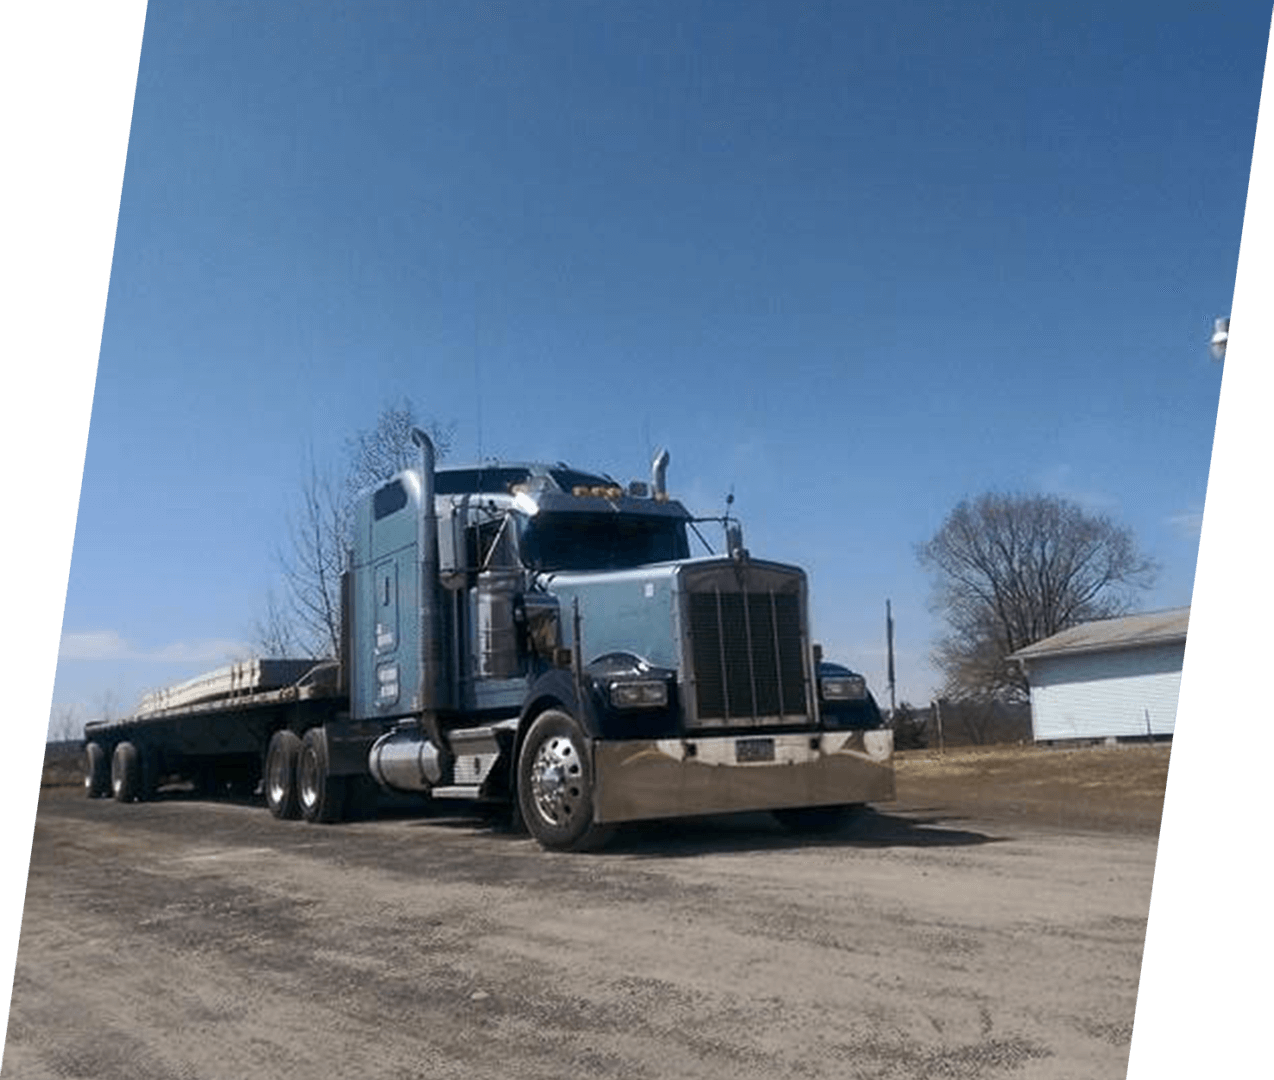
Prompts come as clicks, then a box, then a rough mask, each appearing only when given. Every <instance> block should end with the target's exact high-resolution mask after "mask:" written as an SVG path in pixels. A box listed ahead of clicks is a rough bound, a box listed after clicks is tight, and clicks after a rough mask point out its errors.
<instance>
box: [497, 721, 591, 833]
mask: <svg viewBox="0 0 1274 1080" xmlns="http://www.w3.org/2000/svg"><path fill="white" fill-rule="evenodd" d="M595 790H596V784H595V782H594V777H593V762H592V757H591V755H590V754H589V752H588V739H587V738H586V737H585V735H584V730H583V728H581V727H580V724H579V721H578V720H576V719H575V717H573V716H571V715H570V714H569V713H566V712H562V711H561V710H559V709H549V710H547V711H546V712H542V713H540V715H539V716H537V717H536V718H535V721H534V722H533V723H532V724H531V728H530V730H529V731H528V732H527V733H526V738H525V739H524V740H523V742H522V750H521V753H519V754H518V790H517V799H518V808H519V809H520V810H521V813H522V820H523V821H524V822H525V824H526V827H527V830H528V831H529V832H530V833H531V835H532V836H533V837H535V839H536V840H537V841H538V842H539V844H540V846H541V847H545V848H548V849H549V850H550V851H590V850H595V849H597V848H599V847H601V846H602V845H603V844H605V843H606V841H607V840H609V839H610V837H611V835H612V833H613V832H614V829H613V828H611V827H610V826H607V825H599V824H597V823H596V822H595V821H594V820H593V815H594V810H593V793H594V792H595Z"/></svg>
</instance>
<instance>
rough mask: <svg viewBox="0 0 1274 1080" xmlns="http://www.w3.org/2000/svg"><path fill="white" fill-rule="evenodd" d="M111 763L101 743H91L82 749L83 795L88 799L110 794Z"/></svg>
mask: <svg viewBox="0 0 1274 1080" xmlns="http://www.w3.org/2000/svg"><path fill="white" fill-rule="evenodd" d="M110 790H111V763H110V762H109V761H107V759H106V751H105V750H103V749H102V744H101V743H95V742H91V743H89V744H88V745H87V746H85V747H84V794H85V795H87V796H88V797H89V798H90V799H100V798H101V797H102V796H103V795H108V794H110Z"/></svg>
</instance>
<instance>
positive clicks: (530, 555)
mask: <svg viewBox="0 0 1274 1080" xmlns="http://www.w3.org/2000/svg"><path fill="white" fill-rule="evenodd" d="M518 546H519V548H520V550H521V553H522V562H523V563H524V564H525V565H527V566H529V567H530V568H531V569H533V570H540V571H545V572H552V571H555V570H625V569H628V568H629V567H633V566H645V565H647V564H648V563H660V562H671V561H672V560H674V559H685V558H687V557H689V555H690V546H689V544H687V542H686V530H685V525H684V523H683V522H682V521H681V520H680V519H679V518H674V517H655V516H653V515H652V516H649V517H647V516H645V515H642V514H574V513H572V514H566V513H541V514H538V515H537V516H536V517H533V518H523V519H522V535H521V537H520V542H519V545H518Z"/></svg>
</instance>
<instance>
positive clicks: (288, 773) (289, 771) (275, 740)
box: [265, 728, 301, 820]
mask: <svg viewBox="0 0 1274 1080" xmlns="http://www.w3.org/2000/svg"><path fill="white" fill-rule="evenodd" d="M300 751H301V740H300V739H298V738H297V737H296V735H295V734H293V733H292V732H291V731H288V730H287V728H284V729H283V730H282V731H276V732H275V733H274V735H273V737H272V738H271V739H270V746H269V748H268V749H267V750H266V753H265V802H266V805H267V806H268V807H269V808H270V813H272V814H273V815H274V816H275V817H276V818H279V819H281V820H287V819H292V818H296V817H298V816H299V815H300V812H301V810H300V805H299V803H298V802H297V798H296V759H297V757H298V756H299V754H300Z"/></svg>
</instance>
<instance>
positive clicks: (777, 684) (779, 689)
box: [687, 587, 807, 727]
mask: <svg viewBox="0 0 1274 1080" xmlns="http://www.w3.org/2000/svg"><path fill="white" fill-rule="evenodd" d="M687 599H688V602H689V603H688V612H689V620H690V652H691V662H692V663H693V665H694V671H693V685H694V698H695V710H694V711H695V716H696V718H697V720H698V722H699V723H700V724H703V725H707V726H717V727H722V726H728V725H734V724H744V725H753V726H755V725H761V724H781V723H792V722H799V721H803V720H804V719H805V718H806V715H807V714H806V700H805V665H804V663H803V658H802V641H803V635H802V633H801V602H800V596H799V594H798V593H796V592H793V591H791V589H786V590H784V591H781V592H780V591H776V590H769V591H766V592H759V591H748V592H739V591H723V590H722V589H721V588H720V587H714V588H711V589H709V590H705V591H695V592H693V593H692V594H691V595H690V596H689V597H688V598H687Z"/></svg>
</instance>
